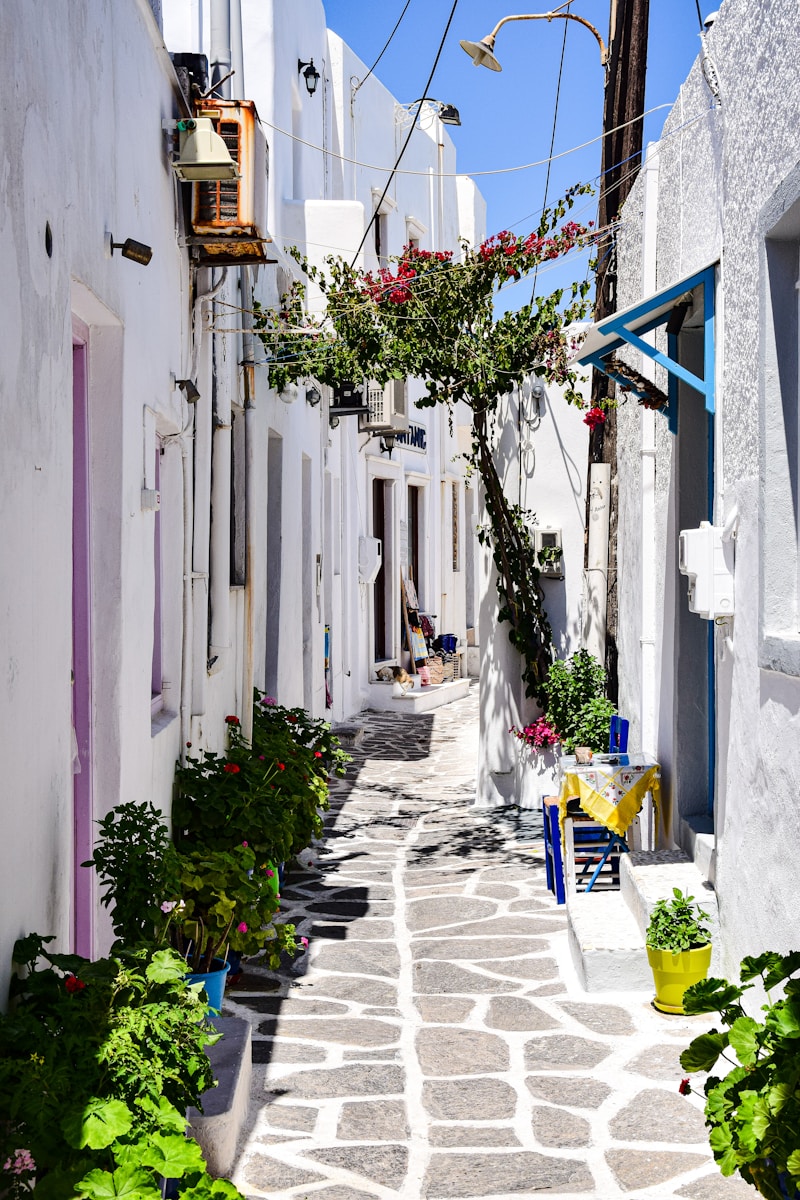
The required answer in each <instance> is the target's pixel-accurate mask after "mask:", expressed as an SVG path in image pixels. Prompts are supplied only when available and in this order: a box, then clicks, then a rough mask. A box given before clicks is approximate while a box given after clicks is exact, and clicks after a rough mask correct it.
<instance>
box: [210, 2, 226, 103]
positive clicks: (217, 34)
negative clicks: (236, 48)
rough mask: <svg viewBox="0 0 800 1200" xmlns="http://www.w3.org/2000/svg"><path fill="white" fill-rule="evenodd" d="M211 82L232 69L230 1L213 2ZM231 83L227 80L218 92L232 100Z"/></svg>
mask: <svg viewBox="0 0 800 1200" xmlns="http://www.w3.org/2000/svg"><path fill="white" fill-rule="evenodd" d="M210 25H211V39H210V50H211V54H210V57H211V62H210V64H209V65H210V67H211V82H212V83H214V82H216V80H218V79H222V78H223V77H224V76H225V75H227V74H228V73H229V72H230V69H231V9H230V3H229V0H211V22H210ZM230 94H231V83H230V80H229V79H228V80H226V82H225V83H223V84H222V86H221V87H220V88H219V90H218V91H217V95H222V96H223V97H225V98H226V99H229V98H230Z"/></svg>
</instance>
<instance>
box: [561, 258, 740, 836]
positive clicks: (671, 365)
mask: <svg viewBox="0 0 800 1200" xmlns="http://www.w3.org/2000/svg"><path fill="white" fill-rule="evenodd" d="M700 286H702V288H703V378H702V379H701V378H700V377H699V376H697V375H695V374H694V373H693V372H692V371H689V370H687V369H686V367H684V366H682V365H681V363H679V362H678V335H677V334H673V333H668V334H667V353H666V354H664V353H663V351H661V350H657V349H656V348H655V346H651V345H650V344H649V343H648V342H646V341H644V339H643V337H642V336H641V335H642V334H645V333H650V332H651V331H652V330H653V329H657V328H658V327H659V326H660V325H665V324H666V323H667V321H668V320H669V318H670V315H671V309H667V311H663V310H664V306H665V305H667V304H669V302H670V301H671V300H675V301H677V300H679V299H680V297H681V296H685V295H686V293H687V292H690V291H692V290H693V289H694V288H696V287H700ZM655 309H659V310H661V311H659V312H658V313H656V314H655V316H653V315H652V314H653V312H654V310H655ZM715 316H716V268H715V267H714V266H710V267H704V268H703V270H702V271H697V272H696V273H695V274H694V275H690V276H689V277H688V278H687V279H683V280H681V282H680V283H676V284H673V285H672V287H669V288H665V290H664V291H663V292H657V293H656V294H655V295H654V296H650V297H649V298H648V299H647V300H642V301H641V303H639V304H635V305H633V306H632V307H631V308H628V309H625V310H624V311H623V312H621V313H615V314H613V315H612V316H610V317H606V319H605V320H604V321H601V322H599V323H598V325H597V326H596V328H597V329H598V330H602V332H603V333H604V334H611V335H613V340H612V341H611V342H608V343H606V345H605V346H603V347H602V348H601V349H600V350H596V351H594V352H592V353H589V354H585V355H580V356H579V357H578V362H579V363H581V364H582V365H583V366H592V367H595V369H596V370H598V371H601V372H602V373H603V374H604V375H607V376H608V377H609V378H610V379H613V380H614V381H615V382H616V383H619V384H621V385H622V386H623V387H624V389H625V391H628V392H631V393H632V394H633V395H635V396H637V397H639V398H640V399H644V398H645V394H644V393H643V392H639V391H637V390H636V388H634V387H631V384H630V381H629V380H627V379H625V378H624V377H623V376H622V375H620V374H619V373H618V372H617V371H615V369H614V367H613V365H612V364H611V363H609V362H607V361H606V359H608V358H609V357H610V356H612V355H614V354H615V353H616V351H617V350H619V349H620V347H622V346H624V345H629V346H633V347H634V349H636V350H641V352H642V354H644V355H645V356H646V357H647V358H649V359H652V361H653V362H655V363H658V365H659V366H661V367H663V368H664V369H665V371H666V372H667V380H668V383H667V398H668V404H667V409H666V417H667V423H668V426H669V430H670V433H672V434H675V435H677V433H678V383H679V382H682V383H684V384H686V385H687V386H688V387H690V388H692V389H693V391H696V392H699V394H700V395H701V396H702V397H703V404H704V406H705V410H706V412H707V414H708V468H707V477H708V495H707V509H708V520H709V521H713V520H714V413H715V411H716V360H715ZM634 327H635V328H634ZM707 655H708V665H707V675H708V698H707V708H708V815H709V816H710V817H713V815H714V794H715V790H716V773H717V688H716V655H715V652H714V622H713V621H709V623H708V642H707Z"/></svg>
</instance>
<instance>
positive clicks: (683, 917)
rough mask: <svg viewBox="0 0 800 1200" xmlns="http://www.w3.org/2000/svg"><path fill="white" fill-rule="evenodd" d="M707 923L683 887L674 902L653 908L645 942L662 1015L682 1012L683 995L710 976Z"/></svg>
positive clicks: (709, 934) (673, 896)
mask: <svg viewBox="0 0 800 1200" xmlns="http://www.w3.org/2000/svg"><path fill="white" fill-rule="evenodd" d="M707 920H708V913H707V912H705V911H704V910H703V909H702V908H700V907H699V906H698V905H697V904H695V903H694V896H689V895H688V894H687V895H684V893H683V892H681V890H680V888H673V889H672V899H671V900H659V901H658V902H657V903H656V904H655V905H654V907H653V911H652V913H651V914H650V921H649V924H648V926H647V935H646V939H645V940H646V944H647V958H648V961H649V963H650V967H651V969H652V972H653V980H654V982H655V985H656V995H655V1000H654V1001H653V1003H654V1004H655V1006H656V1008H657V1009H659V1010H660V1011H661V1012H668V1013H682V1012H683V1011H684V1010H683V994H684V992H685V991H686V989H687V988H688V987H690V986H691V985H692V984H693V983H697V982H698V981H699V980H701V979H705V977H706V975H707V974H708V968H709V966H710V965H711V933H710V931H709V928H708V926H707V924H706V921H707Z"/></svg>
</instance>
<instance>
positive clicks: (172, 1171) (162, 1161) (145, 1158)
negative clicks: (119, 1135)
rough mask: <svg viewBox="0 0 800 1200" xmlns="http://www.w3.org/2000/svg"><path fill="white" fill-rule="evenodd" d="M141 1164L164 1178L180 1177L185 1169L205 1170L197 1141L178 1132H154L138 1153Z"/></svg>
mask: <svg viewBox="0 0 800 1200" xmlns="http://www.w3.org/2000/svg"><path fill="white" fill-rule="evenodd" d="M139 1162H140V1163H141V1164H142V1166H145V1167H153V1169H154V1170H156V1171H158V1173H159V1175H163V1177H164V1178H165V1179H181V1178H182V1176H184V1175H185V1174H186V1173H187V1171H203V1170H205V1162H204V1160H203V1152H202V1150H201V1149H200V1147H199V1146H198V1144H197V1142H195V1141H192V1139H191V1138H185V1137H183V1136H181V1135H180V1134H174V1133H173V1134H162V1133H154V1134H153V1135H152V1137H151V1138H149V1139H148V1141H147V1144H146V1146H145V1147H144V1148H143V1149H142V1151H141V1153H140V1155H139Z"/></svg>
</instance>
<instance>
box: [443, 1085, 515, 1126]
mask: <svg viewBox="0 0 800 1200" xmlns="http://www.w3.org/2000/svg"><path fill="white" fill-rule="evenodd" d="M422 1104H423V1107H424V1108H425V1111H426V1112H427V1113H428V1115H429V1116H430V1117H433V1118H435V1119H437V1120H440V1121H502V1120H508V1119H509V1118H510V1117H513V1116H514V1113H515V1112H516V1108H517V1093H516V1092H515V1091H514V1089H513V1088H512V1087H511V1085H510V1084H508V1083H506V1082H505V1081H504V1080H502V1079H458V1080H455V1079H448V1080H445V1079H428V1080H426V1081H425V1083H424V1084H423V1085H422Z"/></svg>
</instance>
